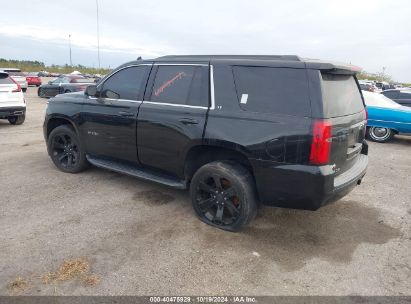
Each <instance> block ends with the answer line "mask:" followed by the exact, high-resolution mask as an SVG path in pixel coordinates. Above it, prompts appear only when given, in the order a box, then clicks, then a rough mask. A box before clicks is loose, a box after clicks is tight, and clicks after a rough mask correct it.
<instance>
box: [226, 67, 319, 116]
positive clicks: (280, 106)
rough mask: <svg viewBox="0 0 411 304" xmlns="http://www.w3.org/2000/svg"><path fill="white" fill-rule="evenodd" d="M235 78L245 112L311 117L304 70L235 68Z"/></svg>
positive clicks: (240, 101) (241, 105)
mask: <svg viewBox="0 0 411 304" xmlns="http://www.w3.org/2000/svg"><path fill="white" fill-rule="evenodd" d="M233 74H234V81H235V86H236V90H237V96H238V101H239V104H240V107H241V108H242V109H243V110H245V111H251V112H259V113H275V114H285V115H293V116H300V117H306V116H309V115H310V113H311V108H310V101H309V97H308V96H309V92H308V80H307V75H306V71H305V70H304V69H290V68H271V67H253V66H234V67H233Z"/></svg>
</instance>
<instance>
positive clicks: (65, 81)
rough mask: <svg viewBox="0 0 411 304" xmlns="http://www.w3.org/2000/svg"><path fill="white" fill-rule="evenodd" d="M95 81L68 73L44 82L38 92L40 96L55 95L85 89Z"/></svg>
mask: <svg viewBox="0 0 411 304" xmlns="http://www.w3.org/2000/svg"><path fill="white" fill-rule="evenodd" d="M91 83H94V82H93V81H92V80H90V79H86V78H84V77H83V76H73V75H67V76H62V77H58V78H56V79H54V80H52V81H49V82H48V83H47V84H43V85H41V86H40V87H39V89H38V91H37V94H38V96H40V97H43V98H45V97H54V96H56V95H57V94H63V93H71V92H79V91H84V90H85V89H86V87H87V86H88V85H89V84H91Z"/></svg>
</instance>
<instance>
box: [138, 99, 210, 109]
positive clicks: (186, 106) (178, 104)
mask: <svg viewBox="0 0 411 304" xmlns="http://www.w3.org/2000/svg"><path fill="white" fill-rule="evenodd" d="M145 103H147V104H153V105H164V106H172V107H183V108H192V109H205V110H207V109H208V107H202V106H191V105H185V104H180V103H166V102H158V101H146V100H144V101H143V104H145Z"/></svg>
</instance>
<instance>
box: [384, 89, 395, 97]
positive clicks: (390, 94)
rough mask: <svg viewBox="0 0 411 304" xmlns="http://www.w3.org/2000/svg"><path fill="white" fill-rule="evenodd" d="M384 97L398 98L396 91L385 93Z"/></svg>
mask: <svg viewBox="0 0 411 304" xmlns="http://www.w3.org/2000/svg"><path fill="white" fill-rule="evenodd" d="M383 94H384V96H387V97H388V98H397V97H398V91H385V92H383Z"/></svg>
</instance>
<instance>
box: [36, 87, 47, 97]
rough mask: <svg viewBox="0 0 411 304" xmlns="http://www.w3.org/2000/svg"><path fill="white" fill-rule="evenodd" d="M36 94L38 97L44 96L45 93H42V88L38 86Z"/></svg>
mask: <svg viewBox="0 0 411 304" xmlns="http://www.w3.org/2000/svg"><path fill="white" fill-rule="evenodd" d="M37 95H38V96H39V97H40V98H45V97H46V95H45V94H44V89H42V88H39V89H38V91H37Z"/></svg>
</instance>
